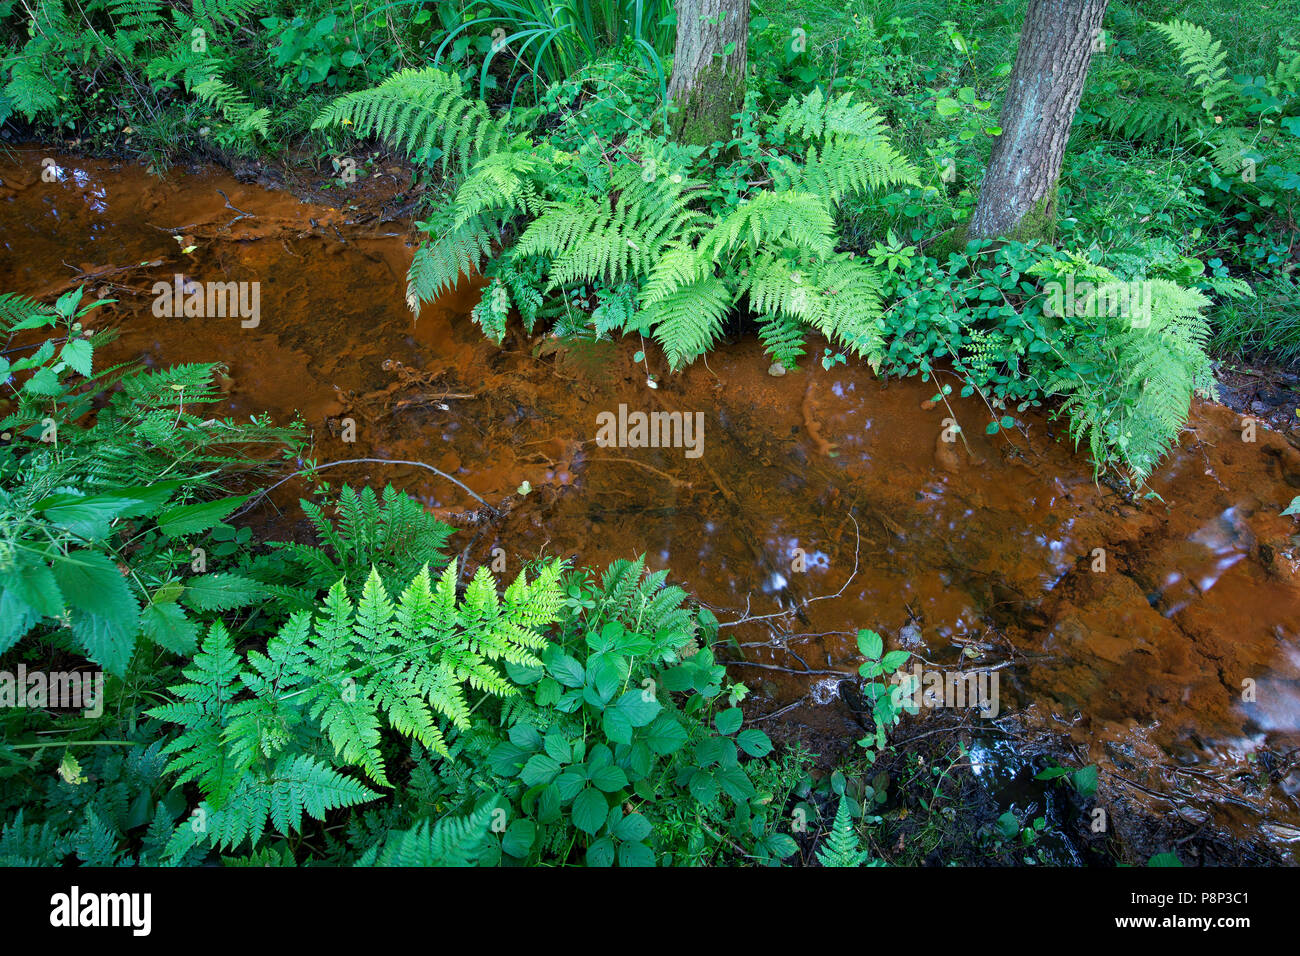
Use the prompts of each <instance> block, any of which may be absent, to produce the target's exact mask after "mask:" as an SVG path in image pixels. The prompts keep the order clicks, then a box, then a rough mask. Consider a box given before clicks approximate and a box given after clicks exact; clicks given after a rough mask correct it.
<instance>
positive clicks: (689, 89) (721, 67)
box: [668, 0, 749, 146]
mask: <svg viewBox="0 0 1300 956" xmlns="http://www.w3.org/2000/svg"><path fill="white" fill-rule="evenodd" d="M676 6H677V43H676V47H675V49H674V51H673V74H672V78H671V80H670V81H669V84H668V99H669V100H671V101H672V102H673V103H675V104H676V105H677V108H678V112H677V113H675V114H673V120H672V125H673V134H674V136H675V137H676V138H677V140H678V141H680V142H684V143H692V144H698V145H701V146H703V145H706V144H708V143H712V142H714V141H715V140H725V139H729V138H730V136H731V125H732V123H731V117H732V116H733V115H734V114H735V113H738V112H740V109H741V107H742V106H743V105H744V102H745V46H746V41H747V39H748V37H749V0H677V5H676ZM728 47H730V48H731V52H730V53H727V52H726V51H727V49H728Z"/></svg>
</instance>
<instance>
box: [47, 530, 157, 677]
mask: <svg viewBox="0 0 1300 956" xmlns="http://www.w3.org/2000/svg"><path fill="white" fill-rule="evenodd" d="M52 571H53V573H54V577H55V579H56V580H57V581H58V584H59V590H60V592H62V594H63V600H64V601H65V602H66V603H67V606H68V607H69V608H70V609H71V615H70V617H71V626H72V633H73V635H74V636H75V637H76V638H77V640H78V641H80V642H81V644H82V646H83V647H84V648H85V650H86V656H87V657H89V658H90V659H91V660H92V661H94V662H95V663H97V664H99V665H100V666H101V667H103V668H104V670H106V671H108V672H109V673H110V674H115V675H117V676H121V675H123V674H125V673H126V666H127V664H129V663H130V661H131V654H132V652H133V651H134V650H135V638H136V634H138V633H139V630H140V606H139V605H138V604H137V603H136V600H135V596H134V595H133V594H132V593H131V590H130V588H129V587H127V584H126V579H125V578H123V576H122V572H121V571H119V570H118V568H117V565H116V564H114V563H113V561H112V560H111V559H110V558H109V557H108V556H107V555H105V554H102V553H100V552H98V551H90V550H85V549H83V550H76V551H70V552H68V554H67V555H63V556H60V557H59V558H57V559H55V561H54V565H53V567H52Z"/></svg>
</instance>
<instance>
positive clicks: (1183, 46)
mask: <svg viewBox="0 0 1300 956" xmlns="http://www.w3.org/2000/svg"><path fill="white" fill-rule="evenodd" d="M1151 26H1152V27H1153V28H1154V29H1155V31H1156V32H1157V33H1159V34H1160V35H1161V36H1163V37H1164V38H1165V39H1166V40H1168V41H1169V43H1170V44H1171V45H1173V47H1174V48H1175V49H1176V50H1177V51H1178V57H1179V59H1180V60H1181V61H1182V64H1183V68H1184V69H1185V70H1186V71H1187V73H1188V74H1189V75H1190V76H1191V78H1192V83H1193V85H1194V86H1195V87H1196V88H1197V89H1198V90H1199V91H1200V92H1201V95H1202V96H1203V100H1202V104H1203V105H1204V107H1205V109H1206V110H1207V111H1209V112H1213V111H1214V109H1215V108H1216V107H1217V106H1218V104H1219V102H1220V101H1221V100H1223V99H1225V98H1227V97H1229V96H1231V95H1233V92H1234V86H1233V84H1232V82H1231V81H1230V80H1229V78H1228V68H1227V67H1226V66H1225V65H1224V63H1225V61H1226V60H1227V58H1228V54H1227V53H1226V52H1225V51H1224V49H1223V44H1221V43H1220V42H1219V41H1218V40H1216V39H1214V36H1213V34H1211V33H1210V31H1209V30H1207V29H1205V28H1204V27H1199V26H1197V25H1196V24H1194V23H1188V22H1187V21H1186V20H1171V21H1169V22H1168V23H1152V24H1151Z"/></svg>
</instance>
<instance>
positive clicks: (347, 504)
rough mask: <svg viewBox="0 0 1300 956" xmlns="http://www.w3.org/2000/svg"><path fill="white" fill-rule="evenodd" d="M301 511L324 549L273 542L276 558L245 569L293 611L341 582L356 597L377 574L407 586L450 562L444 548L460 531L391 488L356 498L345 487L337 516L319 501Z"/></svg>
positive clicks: (369, 490) (305, 503)
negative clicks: (418, 575) (424, 570)
mask: <svg viewBox="0 0 1300 956" xmlns="http://www.w3.org/2000/svg"><path fill="white" fill-rule="evenodd" d="M299 504H300V505H301V507H302V510H303V513H304V514H305V515H306V516H307V520H308V521H309V522H310V523H311V525H312V528H313V530H314V531H315V533H316V538H317V541H318V542H319V543H318V544H317V545H305V544H297V543H294V542H274V543H272V548H273V549H274V553H273V554H271V555H268V556H267V557H265V558H263V559H258V560H254V561H252V562H250V563H249V565H248V567H247V568H246V573H248V574H249V575H251V576H252V577H253V578H254V579H256V580H258V581H261V582H263V583H265V584H268V585H273V586H275V591H274V593H275V594H276V595H277V596H278V597H280V599H281V600H282V601H284V602H285V603H286V604H287V605H288V606H289V607H290V608H293V609H297V610H304V609H310V608H312V607H313V606H314V605H315V603H316V599H317V597H318V596H319V593H320V592H321V591H324V590H326V589H327V588H329V586H330V585H331V584H333V583H334V582H335V581H337V580H339V579H340V578H342V579H343V580H344V582H345V584H346V586H347V589H348V592H349V593H352V594H355V593H357V592H358V591H359V590H360V588H361V586H362V584H363V583H364V581H365V579H366V577H368V576H369V573H370V570H371V569H372V568H375V569H377V570H378V572H379V575H380V577H381V578H382V579H383V580H384V581H386V582H397V583H401V582H406V581H409V580H410V579H411V577H412V576H413V575H414V574H415V573H416V571H418V570H419V569H420V568H422V567H424V566H425V565H428V566H430V567H432V568H434V569H437V568H441V567H442V566H443V565H445V564H446V563H447V556H446V555H445V554H444V553H443V548H444V547H445V546H446V544H447V541H448V539H449V538H450V537H451V535H452V534H453V533H454V529H453V528H451V526H449V525H447V524H444V523H443V522H441V521H439V520H438V519H437V518H435V517H434V516H433V515H431V514H430V513H429V512H428V511H426V510H425V508H424V506H423V505H421V504H420V503H419V502H418V501H416V500H415V499H414V498H412V497H411V496H410V495H408V494H406V493H404V492H400V491H398V490H397V489H395V488H394V487H393V486H392V485H387V486H385V488H384V491H383V495H382V498H381V497H380V496H377V495H376V494H375V491H374V489H373V488H369V487H367V488H363V489H362V490H361V491H360V492H357V491H355V490H353V489H352V488H350V487H348V486H346V485H345V486H344V487H343V489H342V491H341V492H340V493H339V496H338V500H337V505H336V509H335V511H336V514H335V515H334V516H331V515H329V514H327V513H326V510H325V508H323V507H322V506H320V505H317V504H314V503H313V502H310V501H306V500H302V501H300V502H299Z"/></svg>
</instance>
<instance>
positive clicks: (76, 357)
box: [59, 339, 95, 378]
mask: <svg viewBox="0 0 1300 956" xmlns="http://www.w3.org/2000/svg"><path fill="white" fill-rule="evenodd" d="M94 354H95V349H94V347H93V346H92V345H91V344H90V342H89V341H87V340H86V339H72V340H71V341H69V342H68V343H67V344H66V345H64V346H63V349H62V350H61V351H60V352H59V361H61V362H67V363H68V368H70V369H72V370H73V371H74V372H77V373H78V374H80V375H84V376H85V377H86V378H90V376H91V375H92V374H93V365H94V361H93V359H94Z"/></svg>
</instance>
